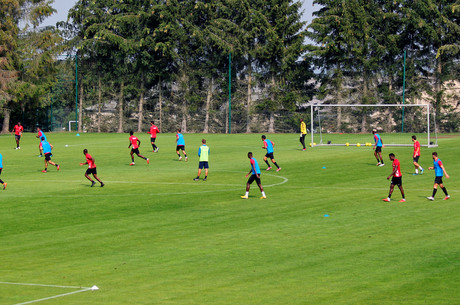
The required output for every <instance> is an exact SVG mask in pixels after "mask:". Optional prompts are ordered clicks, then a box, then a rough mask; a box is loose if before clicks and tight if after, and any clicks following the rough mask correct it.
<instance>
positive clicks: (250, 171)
mask: <svg viewBox="0 0 460 305" xmlns="http://www.w3.org/2000/svg"><path fill="white" fill-rule="evenodd" d="M251 173H252V169H250V170H249V173H247V174H246V177H248V176H249V175H250V174H251Z"/></svg>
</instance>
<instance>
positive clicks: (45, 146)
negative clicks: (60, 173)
mask: <svg viewBox="0 0 460 305" xmlns="http://www.w3.org/2000/svg"><path fill="white" fill-rule="evenodd" d="M41 140H42V142H41V148H42V149H43V153H44V154H45V169H44V170H42V173H47V172H48V164H51V165H54V166H56V168H57V170H59V168H60V166H59V164H56V163H54V162H53V161H51V156H53V155H52V154H51V150H52V149H53V145H51V144H50V143H48V142H47V141H46V138H45V137H42V138H41Z"/></svg>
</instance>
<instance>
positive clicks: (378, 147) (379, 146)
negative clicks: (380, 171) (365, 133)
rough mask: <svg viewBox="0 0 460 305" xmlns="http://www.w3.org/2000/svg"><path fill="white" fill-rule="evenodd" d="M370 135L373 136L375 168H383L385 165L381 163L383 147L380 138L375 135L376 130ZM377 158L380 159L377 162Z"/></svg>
mask: <svg viewBox="0 0 460 305" xmlns="http://www.w3.org/2000/svg"><path fill="white" fill-rule="evenodd" d="M372 134H373V135H374V142H375V144H374V147H373V149H374V157H375V158H376V159H377V166H385V163H384V162H383V158H382V147H383V142H382V138H381V137H380V135H379V134H378V133H377V129H374V130H372ZM377 155H378V156H377ZM379 157H380V160H379Z"/></svg>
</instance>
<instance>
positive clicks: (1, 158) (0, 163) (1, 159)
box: [0, 154, 3, 168]
mask: <svg viewBox="0 0 460 305" xmlns="http://www.w3.org/2000/svg"><path fill="white" fill-rule="evenodd" d="M0 168H3V156H2V154H0Z"/></svg>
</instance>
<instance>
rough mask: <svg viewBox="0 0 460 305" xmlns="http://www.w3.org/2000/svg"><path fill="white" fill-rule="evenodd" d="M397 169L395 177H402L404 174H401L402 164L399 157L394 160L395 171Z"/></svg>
mask: <svg viewBox="0 0 460 305" xmlns="http://www.w3.org/2000/svg"><path fill="white" fill-rule="evenodd" d="M394 170H396V172H395V173H394V175H393V177H402V174H401V166H400V164H399V160H398V159H394V160H393V171H394Z"/></svg>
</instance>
